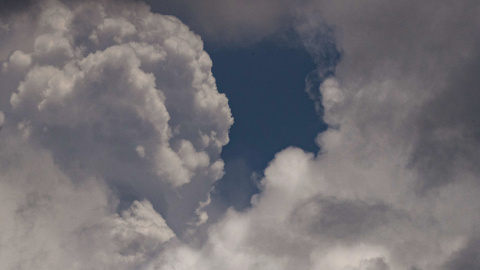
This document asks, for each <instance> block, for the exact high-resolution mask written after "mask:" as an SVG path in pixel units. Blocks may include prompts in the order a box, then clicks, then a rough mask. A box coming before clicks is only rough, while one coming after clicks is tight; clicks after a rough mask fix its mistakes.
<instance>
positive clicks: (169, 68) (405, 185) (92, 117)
mask: <svg viewBox="0 0 480 270" xmlns="http://www.w3.org/2000/svg"><path fill="white" fill-rule="evenodd" d="M212 3H213V2H212ZM304 4H305V6H304V7H303V8H305V9H302V8H301V7H299V9H298V10H297V12H298V13H296V15H295V16H298V21H297V24H295V25H294V27H295V28H296V30H297V31H298V33H299V35H298V36H299V37H301V38H302V42H303V43H304V46H305V48H307V50H308V51H309V52H310V53H312V56H313V57H314V59H315V60H316V61H318V63H319V69H318V70H317V71H316V72H317V73H318V74H317V77H318V78H320V79H321V81H322V84H321V85H320V87H318V88H316V89H315V91H316V92H315V93H313V92H312V93H311V94H312V95H311V96H312V97H313V98H315V99H316V101H317V102H318V106H319V108H320V109H321V111H322V112H323V114H322V115H323V119H324V121H325V122H326V123H327V124H329V129H328V130H327V131H325V132H323V133H321V134H319V136H318V137H317V138H316V141H317V143H318V144H319V146H320V147H321V150H320V151H319V153H317V154H313V153H306V152H304V151H303V150H301V149H298V148H292V147H289V148H287V149H285V150H283V151H281V152H280V153H278V154H277V155H276V156H275V158H274V159H273V160H272V162H271V163H270V165H269V166H268V168H266V170H265V177H264V178H263V179H262V180H261V182H260V187H259V188H260V190H261V192H260V193H259V194H258V195H255V196H254V197H252V207H251V208H250V209H247V210H245V211H242V212H240V211H236V210H234V209H229V210H228V211H227V212H226V213H225V215H224V216H223V217H222V218H220V219H219V220H218V222H216V223H215V224H211V225H210V227H209V228H208V231H207V232H206V236H205V241H204V242H194V243H193V244H188V243H186V242H183V241H182V235H181V234H182V233H183V232H185V231H187V232H188V233H187V234H186V235H187V236H189V237H190V236H192V235H193V234H195V229H196V227H197V226H200V225H202V224H204V223H206V220H207V218H208V215H207V210H205V209H206V208H208V204H209V203H210V201H211V200H210V197H209V195H208V193H209V191H210V188H211V184H212V183H213V182H214V181H215V180H217V179H219V178H220V177H221V176H222V174H223V162H222V161H221V159H220V158H219V155H220V151H221V147H222V146H223V145H225V144H226V143H227V142H228V129H229V127H230V125H231V124H232V118H231V115H230V110H229V108H228V105H227V100H226V98H225V96H223V95H221V94H219V93H218V91H217V90H216V86H215V80H214V78H213V77H212V74H211V72H210V68H211V65H212V63H211V60H210V58H209V57H208V55H207V54H206V53H205V52H204V51H203V47H202V42H201V40H200V38H199V37H198V36H196V35H194V34H193V33H192V32H190V31H189V29H188V27H186V26H185V25H183V24H182V23H181V22H179V21H178V20H177V19H175V18H173V17H169V16H161V15H155V14H152V13H150V12H149V10H148V8H147V7H146V6H144V5H141V4H138V3H127V2H122V4H119V6H116V7H113V6H111V5H109V2H107V1H104V2H99V3H94V2H85V3H69V4H67V5H64V4H61V3H59V2H55V1H46V2H43V4H42V5H41V6H42V11H41V12H40V13H39V14H37V15H38V16H36V17H35V18H31V19H30V20H38V22H37V23H36V24H34V25H36V27H34V28H33V29H29V30H28V31H27V32H28V33H31V34H30V35H26V36H25V35H20V34H19V35H15V33H17V32H18V31H20V30H22V29H27V28H28V27H25V24H29V23H30V22H31V21H30V20H21V19H18V18H17V19H15V18H11V19H10V24H9V25H8V27H4V28H2V29H3V30H2V32H1V33H0V34H2V35H5V37H11V38H6V40H9V42H7V43H6V45H5V46H4V47H2V49H1V50H0V56H2V59H3V60H4V63H3V69H2V75H1V76H2V80H0V81H1V86H2V87H1V89H2V92H1V97H2V100H1V101H0V102H1V103H0V104H1V105H2V111H3V113H4V114H5V118H7V119H8V121H7V122H6V123H5V127H4V130H2V133H0V135H1V136H3V138H4V140H3V141H1V142H0V147H1V150H2V155H1V156H0V159H2V160H1V161H2V162H1V163H0V164H1V165H0V166H1V167H0V168H1V170H0V176H1V180H2V181H1V182H0V185H1V187H2V188H1V189H0V194H1V195H2V196H0V198H2V199H1V200H2V201H1V203H2V205H3V206H2V208H0V209H1V210H0V211H2V215H1V216H2V217H7V218H2V221H1V222H0V226H1V227H0V228H1V230H0V231H1V232H2V233H1V234H0V237H1V238H0V239H1V240H2V242H3V243H7V245H2V246H1V247H0V250H1V251H2V252H0V256H2V257H0V258H2V261H5V262H6V264H5V265H6V267H7V269H15V268H23V269H33V268H35V269H38V268H39V265H40V269H42V268H41V267H43V268H44V269H56V268H59V269H65V268H69V269H85V268H87V269H88V268H95V269H96V268H104V269H200V270H201V269H205V270H207V269H227V270H228V269H230V270H243V269H341V270H367V269H368V270H387V269H390V270H396V269H423V270H429V269H432V270H433V269H459V268H465V269H474V268H475V267H478V259H477V257H478V256H476V254H478V251H479V245H478V239H479V234H478V228H477V227H478V224H479V223H480V219H479V218H480V216H479V215H478V213H479V212H480V201H479V200H478V197H479V195H480V185H479V181H478V180H479V178H480V171H479V169H478V166H477V164H479V161H480V157H479V154H478V153H480V140H479V138H480V137H479V134H480V133H479V125H478V121H477V120H476V115H478V114H479V111H478V106H477V105H478V103H479V98H480V96H479V94H478V93H479V91H478V88H479V85H480V81H479V77H478V76H477V74H478V72H477V71H478V70H479V63H480V61H479V60H480V59H479V56H480V54H479V53H478V48H479V47H480V46H479V45H480V44H479V43H480V36H479V34H478V31H477V30H478V28H479V25H480V21H479V19H478V10H479V6H478V3H476V2H475V1H467V2H466V3H463V4H451V3H447V2H444V1H440V2H435V3H418V2H416V1H401V2H395V3H389V2H385V1H376V0H371V1H363V2H351V1H348V2H347V1H310V2H308V3H304ZM272 5H273V4H272ZM207 6H208V5H207ZM273 6H274V5H273ZM244 7H246V8H247V10H248V7H249V5H248V4H246V5H245V6H244ZM261 10H263V9H259V12H263V11H261ZM274 13H275V12H274ZM238 14H242V12H239V13H238ZM279 14H283V13H282V12H277V13H275V14H274V15H272V16H273V18H276V17H277V16H283V15H279ZM18 16H23V15H18ZM266 18H269V17H268V16H266ZM233 19H235V18H233ZM274 21H275V20H274ZM12 29H13V30H12ZM15 29H17V30H15ZM9 31H13V32H9ZM16 31H17V32H16ZM239 31H240V30H239ZM262 31H263V30H262ZM240 32H241V31H240ZM267 32H268V31H267ZM12 33H13V34H12ZM263 33H266V32H263ZM446 33H447V34H446ZM239 36H241V35H239ZM322 38H324V39H325V40H322ZM19 40H22V41H23V42H22V45H19V44H17V45H15V44H16V42H18V41H19ZM25 44H27V45H25ZM333 45H334V46H336V47H335V48H333V49H332V47H331V46H333ZM332 50H333V51H335V52H338V51H340V52H341V53H342V57H341V61H340V62H339V63H338V65H336V66H335V68H333V67H332V66H331V65H330V64H332V63H330V64H327V65H325V63H324V62H322V61H327V62H328V61H329V59H326V58H325V57H324V56H325V55H328V54H329V53H331V52H332ZM335 61H336V60H335ZM335 61H333V63H334V64H335V63H336V62H335ZM325 68H326V69H327V70H325ZM4 78H8V80H6V79H4ZM4 97H6V99H4ZM5 100H7V102H5ZM4 108H5V109H4Z"/></svg>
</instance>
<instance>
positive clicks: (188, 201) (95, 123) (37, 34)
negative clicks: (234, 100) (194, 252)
mask: <svg viewBox="0 0 480 270" xmlns="http://www.w3.org/2000/svg"><path fill="white" fill-rule="evenodd" d="M112 3H113V2H112ZM112 3H111V2H109V1H102V2H99V3H96V2H94V1H87V2H72V3H62V2H61V1H54V0H52V1H42V2H41V3H39V4H38V9H32V10H27V11H25V13H19V14H13V15H12V16H11V17H6V18H5V23H6V25H7V26H8V27H6V28H5V29H6V30H5V31H3V30H2V32H0V35H1V39H2V40H6V41H7V42H6V43H5V46H3V45H2V48H1V56H2V60H3V67H4V68H3V70H2V73H1V74H0V77H1V78H0V81H1V87H0V96H1V97H2V99H1V101H0V104H1V106H2V113H0V116H1V119H0V120H1V121H0V125H3V123H4V118H7V119H8V123H9V124H10V123H11V125H8V126H7V127H5V126H4V127H3V130H2V133H1V134H2V142H1V143H0V147H1V152H2V155H1V157H0V158H1V159H2V162H1V164H2V165H1V166H0V177H1V178H0V179H1V181H0V186H1V191H0V193H1V196H0V198H1V199H0V204H2V207H1V210H0V211H2V212H1V215H2V221H1V222H0V231H1V233H0V239H1V241H0V242H2V243H4V245H3V244H2V246H1V247H0V261H2V267H4V268H5V269H14V268H22V269H98V268H102V269H133V268H136V269H137V268H138V269H144V268H145V267H146V265H148V264H149V263H150V261H151V260H152V259H153V258H155V257H156V256H157V255H158V254H159V253H160V252H161V251H162V250H163V249H164V248H165V245H167V244H168V245H170V244H169V243H170V242H175V241H178V239H177V238H176V234H175V233H174V231H176V232H178V233H179V236H181V235H182V234H183V233H184V232H185V231H186V230H187V229H188V227H189V226H190V225H189V224H191V223H192V222H198V223H199V225H200V223H204V222H205V221H206V218H207V216H206V213H205V212H204V211H202V208H203V207H205V205H206V204H208V202H209V199H208V198H209V195H208V192H209V191H210V188H211V187H210V186H211V184H212V183H213V182H215V181H216V180H218V179H219V178H220V177H221V176H222V175H223V161H222V160H221V159H220V152H221V149H222V147H223V146H224V145H225V144H226V143H227V142H228V140H229V138H228V130H229V128H230V126H231V125H232V123H233V119H232V117H231V113H230V108H229V107H228V100H227V99H226V97H225V95H223V94H220V93H219V92H218V90H217V88H216V84H215V79H214V78H213V76H212V73H211V66H212V62H211V60H210V58H209V56H208V54H207V53H206V52H204V51H203V43H202V41H201V39H200V38H199V37H198V36H197V35H195V34H193V33H192V32H191V31H190V30H189V28H188V27H187V26H185V25H183V24H182V23H181V22H180V21H179V20H178V19H176V18H173V17H170V16H163V15H158V14H153V13H151V12H150V11H149V9H148V7H146V6H145V5H143V4H141V3H128V2H124V3H121V4H120V3H115V7H114V6H112ZM117 4H118V5H117ZM25 18H28V19H25ZM2 20H3V18H2ZM2 23H3V21H2ZM24 29H28V31H27V30H26V32H22V30H24ZM25 33H27V35H25ZM12 48H14V49H12ZM4 97H5V98H4ZM3 108H5V109H3ZM36 172H38V173H36ZM205 200H206V202H205V203H201V202H203V201H205ZM199 203H200V205H201V207H200V208H198V205H199ZM157 211H158V212H157ZM159 212H160V213H162V215H161V214H160V213H159ZM172 213H173V214H172ZM176 213H180V214H176Z"/></svg>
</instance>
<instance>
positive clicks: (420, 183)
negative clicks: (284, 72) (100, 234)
mask: <svg viewBox="0 0 480 270" xmlns="http://www.w3.org/2000/svg"><path fill="white" fill-rule="evenodd" d="M478 8H479V7H478V3H476V2H475V1H470V2H468V3H464V4H462V5H456V4H453V5H452V4H451V3H446V2H442V1H441V2H436V3H418V2H413V1H402V2H395V3H393V2H384V1H366V2H351V1H312V2H311V3H310V5H308V9H307V10H305V11H304V12H302V13H301V14H302V15H303V16H304V17H303V20H301V21H299V23H300V24H299V25H296V27H297V29H298V31H299V33H300V37H302V38H303V42H304V43H305V47H306V48H311V49H309V50H310V52H311V53H312V54H313V56H314V57H316V59H318V60H317V61H319V69H318V70H317V72H318V73H319V74H318V77H319V78H324V79H325V77H326V80H324V81H323V84H322V85H321V86H320V87H319V88H317V89H315V90H316V91H318V93H317V94H316V96H318V97H321V100H320V101H321V109H322V110H323V119H324V121H326V122H327V123H328V124H329V126H330V128H329V129H328V130H327V131H325V132H324V133H322V134H319V136H318V137H317V142H318V144H319V145H320V147H321V151H320V152H319V153H318V154H317V155H316V156H314V155H313V154H310V153H305V152H303V151H302V150H300V149H295V148H288V149H286V150H284V151H282V152H280V153H279V154H277V155H276V157H275V159H274V160H273V161H272V162H271V164H270V165H269V167H268V168H267V169H266V171H265V178H264V179H263V180H262V183H263V188H262V190H261V192H260V194H259V195H256V196H254V197H253V198H252V204H253V206H252V208H251V209H249V210H246V211H244V212H237V211H234V210H230V211H228V212H227V214H226V215H225V217H224V218H223V220H221V221H219V222H218V223H217V224H215V225H214V226H212V227H211V228H210V232H209V238H208V241H207V243H206V244H205V245H204V246H203V247H202V249H200V250H194V249H188V248H186V247H182V248H178V249H177V251H176V252H173V254H172V253H169V256H168V258H165V261H166V263H165V264H164V265H165V269H173V268H174V266H175V267H177V268H180V269H188V268H189V267H190V266H192V265H198V266H199V268H198V269H215V268H222V269H258V268H261V269H292V268H296V269H442V268H445V269H459V268H462V267H463V268H465V269H470V268H471V269H473V268H475V266H476V265H477V263H476V261H475V259H474V256H473V254H475V253H478V245H477V244H476V243H477V242H478V241H477V240H476V239H478V229H477V227H478V224H479V222H480V220H479V216H478V214H477V213H478V212H479V210H480V204H479V201H478V199H477V198H478V196H479V194H480V185H479V182H478V179H479V178H480V172H479V171H478V168H477V167H478V166H476V164H478V162H479V156H478V153H479V150H480V149H479V146H480V144H479V142H480V140H479V137H478V130H479V129H478V125H477V121H476V120H475V119H474V118H475V117H476V115H478V114H479V111H478V106H477V105H476V104H478V97H479V95H478V88H479V87H480V81H479V80H478V76H477V75H476V74H477V72H476V71H477V70H478V63H479V57H478V56H479V54H478V48H479V46H478V45H479V41H480V36H479V34H478V31H475V29H478V27H479V23H480V21H479V20H478V16H477V15H478V14H477V13H478ZM432 12H433V14H432ZM319 15H321V16H319ZM325 23H327V24H328V26H329V27H325ZM331 29H333V36H332V35H330V32H328V31H330V30H331ZM325 31H327V32H325ZM311 37H324V38H327V39H328V38H332V39H333V42H334V44H335V45H336V46H337V49H336V50H337V51H340V52H341V54H342V55H341V61H340V62H339V63H338V65H337V66H336V67H335V68H334V69H333V70H331V69H330V70H327V71H325V66H324V64H325V63H324V62H322V61H323V60H324V59H323V58H322V57H321V56H322V54H323V53H324V52H325V51H324V50H325V47H323V48H322V46H323V45H324V44H325V43H330V42H332V40H323V41H322V40H320V42H319V40H318V39H316V38H311ZM327 49H328V48H327ZM318 55H320V57H318ZM327 60H328V59H327ZM327 68H329V66H328V65H327ZM459 209H461V211H459ZM182 267H183V268H182ZM472 267H473V268H472Z"/></svg>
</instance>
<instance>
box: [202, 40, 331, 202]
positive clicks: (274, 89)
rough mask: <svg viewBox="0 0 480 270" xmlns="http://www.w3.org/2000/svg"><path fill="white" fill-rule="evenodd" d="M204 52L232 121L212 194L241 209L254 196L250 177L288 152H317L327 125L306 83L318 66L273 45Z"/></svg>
mask: <svg viewBox="0 0 480 270" xmlns="http://www.w3.org/2000/svg"><path fill="white" fill-rule="evenodd" d="M206 51H207V52H208V53H209V54H210V57H211V58H212V61H213V68H212V71H213V75H214V77H215V78H216V80H217V86H218V89H219V91H220V92H222V93H225V94H226V95H227V97H228V99H229V105H230V108H231V110H232V114H233V117H234V118H235V124H234V125H233V126H232V128H231V130H230V143H229V144H228V145H227V146H225V147H224V148H223V152H222V158H223V159H224V161H225V163H226V168H225V169H226V175H225V176H224V178H223V179H221V180H220V181H218V182H217V184H216V190H217V192H218V196H220V197H221V198H220V199H222V200H224V201H225V202H226V203H227V204H228V205H232V206H234V207H235V208H237V209H243V208H245V207H248V206H250V197H251V195H252V194H255V193H257V192H258V189H257V186H256V182H255V180H254V179H252V178H251V177H250V176H251V174H252V172H256V173H257V174H262V173H263V170H264V169H265V167H266V166H267V165H268V162H270V161H271V160H272V159H273V157H274V155H275V154H276V153H278V152H279V151H281V150H282V149H285V148H286V147H288V146H297V147H300V148H302V149H304V150H306V151H310V152H314V153H315V152H317V151H318V146H317V145H316V144H315V142H314V138H315V136H316V135H317V134H318V133H319V132H321V131H323V130H325V129H326V125H325V123H323V121H322V120H321V118H320V116H319V115H318V114H317V113H316V112H315V106H314V103H313V101H312V100H311V99H310V98H309V97H308V94H307V93H306V92H305V78H306V76H307V74H309V73H310V72H311V71H312V70H315V69H316V67H317V66H316V64H315V63H314V61H313V59H312V57H311V56H310V55H309V54H308V53H307V52H306V51H305V50H303V49H302V48H301V47H292V46H282V44H279V43H278V42H274V41H264V42H261V43H257V44H255V45H251V46H249V47H239V48H235V49H232V48H221V47H213V46H212V47H210V46H208V44H207V45H206Z"/></svg>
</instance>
